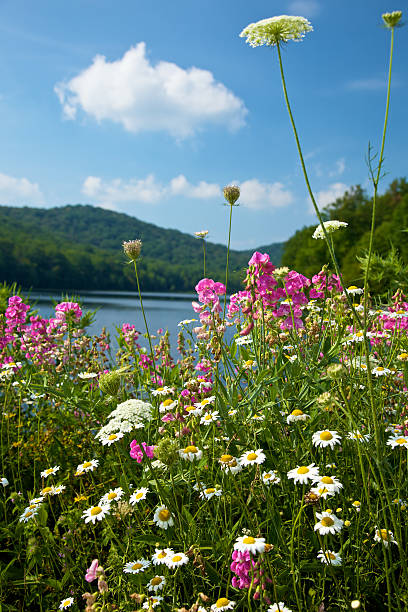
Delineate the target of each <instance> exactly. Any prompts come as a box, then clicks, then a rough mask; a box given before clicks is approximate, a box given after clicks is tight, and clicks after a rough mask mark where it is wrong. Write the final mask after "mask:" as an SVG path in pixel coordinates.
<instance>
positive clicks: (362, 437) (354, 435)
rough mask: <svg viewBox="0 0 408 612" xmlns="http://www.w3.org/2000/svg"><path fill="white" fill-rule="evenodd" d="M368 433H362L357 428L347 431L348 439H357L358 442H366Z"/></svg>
mask: <svg viewBox="0 0 408 612" xmlns="http://www.w3.org/2000/svg"><path fill="white" fill-rule="evenodd" d="M370 437H371V436H370V434H362V433H361V432H360V431H359V430H358V429H356V430H354V431H349V432H348V434H347V439H348V440H358V441H359V442H368V440H369V439H370Z"/></svg>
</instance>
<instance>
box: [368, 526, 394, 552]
mask: <svg viewBox="0 0 408 612" xmlns="http://www.w3.org/2000/svg"><path fill="white" fill-rule="evenodd" d="M374 541H375V542H382V544H384V546H385V547H386V548H387V547H388V545H389V544H396V545H397V546H398V542H397V541H396V540H395V538H394V534H393V533H392V531H390V530H388V531H387V530H386V529H379V528H378V527H376V528H375V535H374Z"/></svg>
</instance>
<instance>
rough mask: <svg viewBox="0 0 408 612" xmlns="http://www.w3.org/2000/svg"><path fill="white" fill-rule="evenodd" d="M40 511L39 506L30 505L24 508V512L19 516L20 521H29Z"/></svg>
mask: <svg viewBox="0 0 408 612" xmlns="http://www.w3.org/2000/svg"><path fill="white" fill-rule="evenodd" d="M37 513H38V507H34V508H32V507H30V506H29V507H28V508H26V509H25V510H24V512H23V514H22V515H21V516H20V518H19V522H20V523H27V522H28V521H29V520H31V519H33V518H34V517H35V516H36V514H37Z"/></svg>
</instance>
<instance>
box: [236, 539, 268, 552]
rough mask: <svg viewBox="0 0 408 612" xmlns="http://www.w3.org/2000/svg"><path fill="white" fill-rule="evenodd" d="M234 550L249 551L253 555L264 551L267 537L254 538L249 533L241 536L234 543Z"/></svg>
mask: <svg viewBox="0 0 408 612" xmlns="http://www.w3.org/2000/svg"><path fill="white" fill-rule="evenodd" d="M234 550H238V551H239V552H246V551H248V552H249V553H251V554H253V555H256V554H257V553H263V551H264V550H265V538H253V537H252V536H248V535H243V536H239V538H237V540H236V542H235V544H234Z"/></svg>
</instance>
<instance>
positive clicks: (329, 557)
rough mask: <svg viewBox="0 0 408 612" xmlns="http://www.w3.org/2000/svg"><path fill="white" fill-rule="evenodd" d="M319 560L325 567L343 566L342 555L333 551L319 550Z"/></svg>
mask: <svg viewBox="0 0 408 612" xmlns="http://www.w3.org/2000/svg"><path fill="white" fill-rule="evenodd" d="M317 558H318V559H320V561H321V562H322V563H324V564H325V565H341V557H340V554H339V553H336V552H334V551H333V550H325V551H324V552H323V550H319V553H318V555H317Z"/></svg>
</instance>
